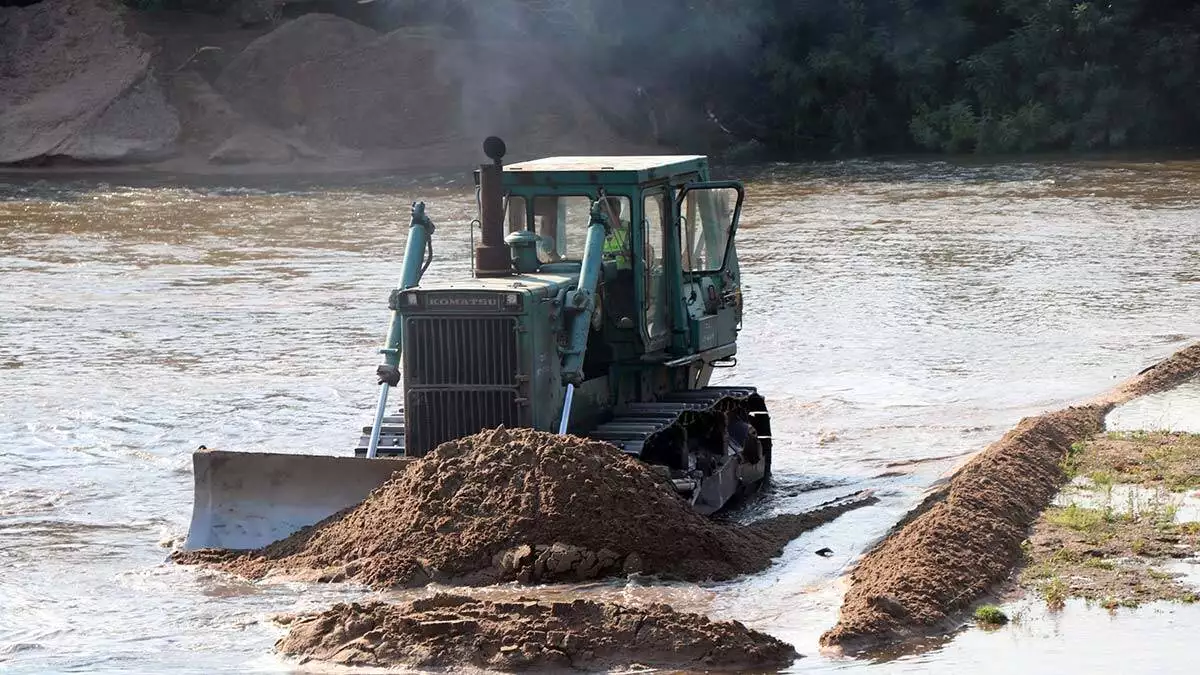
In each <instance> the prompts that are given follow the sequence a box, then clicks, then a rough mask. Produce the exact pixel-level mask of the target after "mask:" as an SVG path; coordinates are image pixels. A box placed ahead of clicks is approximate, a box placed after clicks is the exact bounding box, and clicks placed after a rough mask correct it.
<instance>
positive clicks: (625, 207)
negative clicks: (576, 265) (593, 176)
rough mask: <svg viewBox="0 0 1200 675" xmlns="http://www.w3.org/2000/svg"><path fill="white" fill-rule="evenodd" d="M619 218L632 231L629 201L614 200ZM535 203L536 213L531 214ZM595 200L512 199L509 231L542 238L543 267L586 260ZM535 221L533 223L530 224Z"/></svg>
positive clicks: (569, 197) (581, 197) (540, 255)
mask: <svg viewBox="0 0 1200 675" xmlns="http://www.w3.org/2000/svg"><path fill="white" fill-rule="evenodd" d="M614 201H615V202H616V204H617V205H618V208H617V214H616V216H617V218H618V219H619V220H620V221H621V223H622V225H623V227H624V228H625V230H626V231H628V228H629V199H628V198H626V197H617V198H615V199H614ZM530 202H532V205H533V213H532V214H529V213H528V212H527V204H529V203H530ZM591 209H592V198H591V197H589V196H588V195H564V196H552V197H551V196H541V197H534V198H533V199H532V200H526V199H525V198H523V197H516V196H514V197H511V198H510V199H509V204H508V227H509V231H510V232H512V231H516V230H518V229H529V231H531V232H533V233H534V234H536V235H538V238H539V241H538V247H537V250H538V260H540V261H541V262H543V263H553V262H563V261H575V262H578V261H580V260H583V248H584V245H585V243H586V241H587V228H588V224H589V223H590V222H591V218H592V214H591ZM530 217H532V223H530Z"/></svg>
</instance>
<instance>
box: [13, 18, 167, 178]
mask: <svg viewBox="0 0 1200 675" xmlns="http://www.w3.org/2000/svg"><path fill="white" fill-rule="evenodd" d="M149 66H150V55H149V54H148V53H147V52H146V51H145V50H143V49H142V48H141V47H139V46H138V45H136V44H134V43H133V42H131V41H130V39H129V38H128V37H127V36H126V34H125V24H124V19H123V17H122V13H121V10H120V9H119V8H118V6H117V4H116V3H115V2H111V1H106V0H56V1H55V2H40V3H37V4H34V5H30V6H28V7H14V8H0V163H13V162H24V161H30V160H35V159H39V158H54V157H67V158H72V159H76V160H84V161H113V160H131V159H132V160H136V159H148V158H152V157H158V156H161V155H163V154H165V153H167V152H169V151H170V150H171V149H172V148H173V146H174V143H175V141H176V138H177V136H178V135H179V131H180V126H179V119H178V116H177V114H176V112H175V110H174V109H173V108H172V107H171V106H170V105H168V103H167V101H166V97H165V96H164V95H163V92H162V89H161V87H160V86H159V83H158V81H157V80H156V78H155V75H154V73H153V72H152V71H151V69H150V67H149Z"/></svg>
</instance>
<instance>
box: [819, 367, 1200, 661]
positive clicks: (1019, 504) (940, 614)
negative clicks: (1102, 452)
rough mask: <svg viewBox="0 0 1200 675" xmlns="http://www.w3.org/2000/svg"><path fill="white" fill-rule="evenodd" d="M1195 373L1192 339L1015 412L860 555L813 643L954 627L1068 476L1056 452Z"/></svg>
mask: <svg viewBox="0 0 1200 675" xmlns="http://www.w3.org/2000/svg"><path fill="white" fill-rule="evenodd" d="M1197 373H1200V344H1193V345H1191V346H1189V347H1186V348H1184V349H1181V350H1179V351H1177V352H1176V353H1174V354H1172V355H1171V356H1170V357H1168V358H1167V359H1165V360H1163V361H1161V362H1159V363H1157V364H1155V365H1153V366H1151V367H1149V368H1146V369H1145V370H1143V371H1142V372H1141V373H1139V374H1138V375H1137V376H1135V377H1133V378H1131V379H1129V380H1127V381H1125V382H1124V383H1122V384H1120V385H1118V386H1117V387H1114V388H1113V389H1111V390H1110V391H1109V392H1106V393H1105V394H1102V395H1100V396H1098V397H1095V398H1094V399H1093V400H1091V401H1089V402H1087V403H1086V404H1085V405H1081V406H1072V407H1068V408H1066V409H1063V410H1059V411H1056V412H1052V413H1048V414H1045V415H1040V416H1035V417H1031V418H1026V419H1024V420H1022V421H1021V423H1020V424H1019V425H1017V427H1016V428H1015V429H1013V430H1012V431H1010V432H1009V433H1007V434H1005V436H1004V437H1003V438H1001V439H1000V440H999V441H997V442H996V443H994V444H992V445H990V446H988V448H986V449H985V450H984V451H983V452H981V453H980V454H979V455H977V456H975V457H973V458H972V459H971V460H970V461H968V462H967V463H966V464H964V465H963V466H962V467H961V468H960V469H958V470H957V471H955V472H954V473H953V474H952V475H951V476H949V478H948V479H947V480H945V481H944V482H943V484H942V485H941V486H940V487H938V488H937V489H935V490H934V491H933V492H932V493H931V494H929V495H928V496H927V498H926V499H925V500H924V501H923V502H922V503H921V505H920V506H918V507H917V508H916V509H914V510H913V511H912V512H910V513H909V514H907V515H906V516H905V517H904V518H902V519H901V521H900V523H899V524H898V525H897V526H896V527H895V528H893V529H892V531H891V532H890V533H889V534H888V536H887V537H885V538H884V539H883V540H882V541H881V542H880V543H879V544H878V545H877V546H875V547H874V548H872V549H871V550H869V551H868V552H867V553H866V554H865V555H864V556H863V557H862V559H861V560H860V561H859V562H858V563H857V564H856V566H855V569H854V571H853V572H852V573H851V574H850V576H849V579H848V589H847V592H846V595H845V598H844V600H843V602H842V608H841V612H840V614H839V617H838V622H837V624H835V625H834V626H833V627H832V628H831V629H829V630H828V631H826V632H825V633H824V634H823V635H822V636H821V640H820V642H821V645H822V647H823V648H825V649H828V650H830V651H832V652H834V653H848V654H860V653H869V652H871V651H876V650H879V649H883V648H892V647H894V646H895V645H896V644H898V643H904V642H909V641H913V640H915V639H919V638H923V637H927V636H930V635H936V634H944V633H948V632H951V631H953V630H955V629H957V627H958V626H959V625H961V623H962V616H963V614H964V612H965V611H966V610H968V609H969V608H971V607H972V605H973V604H974V603H976V602H977V601H978V600H979V599H980V598H982V597H984V596H985V595H986V594H988V593H989V592H994V591H995V590H996V589H997V587H998V586H999V585H1001V584H1002V583H1004V582H1005V581H1006V580H1007V579H1008V578H1009V577H1010V575H1011V574H1012V572H1013V570H1014V569H1015V568H1016V567H1017V566H1018V565H1019V564H1020V563H1021V561H1022V559H1023V553H1024V548H1023V546H1024V542H1025V540H1026V537H1027V535H1028V532H1029V528H1030V527H1031V526H1033V525H1034V523H1035V522H1036V521H1037V520H1038V518H1039V517H1040V515H1041V513H1042V512H1043V510H1044V509H1045V508H1046V507H1048V506H1049V505H1050V503H1051V500H1052V499H1053V498H1054V496H1055V495H1056V494H1058V492H1059V490H1060V488H1061V487H1062V486H1063V485H1064V484H1065V482H1066V481H1067V479H1068V478H1069V477H1070V476H1069V474H1068V471H1067V469H1066V468H1065V467H1066V465H1065V464H1064V462H1065V461H1066V460H1068V459H1069V458H1070V457H1071V454H1072V452H1073V450H1072V449H1073V448H1075V447H1077V444H1079V443H1081V442H1084V441H1087V440H1089V439H1091V438H1093V436H1094V435H1095V434H1096V433H1098V432H1100V431H1101V430H1103V428H1104V418H1105V415H1107V414H1108V413H1109V412H1110V411H1111V410H1112V409H1113V408H1114V407H1115V406H1117V405H1118V404H1121V403H1125V402H1128V401H1130V400H1133V399H1134V398H1137V397H1138V396H1144V395H1147V394H1152V393H1155V392H1161V391H1166V390H1168V389H1170V388H1172V387H1174V386H1176V385H1178V384H1179V383H1181V382H1183V381H1184V380H1186V379H1188V378H1190V377H1193V376H1194V375H1196V374H1197ZM1072 515H1074V514H1072ZM1054 517H1055V516H1054V514H1051V515H1050V518H1051V519H1053V518H1054Z"/></svg>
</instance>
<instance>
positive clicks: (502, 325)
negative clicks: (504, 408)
mask: <svg viewBox="0 0 1200 675" xmlns="http://www.w3.org/2000/svg"><path fill="white" fill-rule="evenodd" d="M519 367H520V362H519V360H518V355H517V333H516V319H513V318H510V317H480V318H458V317H449V318H444V317H411V318H409V319H408V321H407V323H406V326H405V331H404V379H405V381H406V382H407V383H408V384H409V385H410V386H414V387H427V386H439V385H470V384H474V385H484V386H503V387H512V386H515V385H516V376H517V372H518V370H519Z"/></svg>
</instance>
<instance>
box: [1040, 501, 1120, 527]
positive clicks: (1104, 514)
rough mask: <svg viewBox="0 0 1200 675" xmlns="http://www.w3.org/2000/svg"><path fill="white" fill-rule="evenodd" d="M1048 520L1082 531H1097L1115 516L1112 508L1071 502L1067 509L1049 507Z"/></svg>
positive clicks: (1046, 516)
mask: <svg viewBox="0 0 1200 675" xmlns="http://www.w3.org/2000/svg"><path fill="white" fill-rule="evenodd" d="M1044 517H1045V519H1046V522H1048V523H1050V524H1052V525H1059V526H1062V527H1068V528H1071V529H1072V530H1079V531H1081V532H1097V531H1099V530H1100V529H1101V528H1102V527H1104V525H1105V524H1106V523H1110V522H1112V521H1113V518H1114V517H1115V516H1114V515H1113V513H1112V511H1111V510H1108V509H1105V510H1101V509H1089V508H1084V507H1082V506H1079V505H1077V504H1071V505H1069V506H1067V508H1065V509H1060V508H1052V509H1047V510H1046V513H1045V516H1044Z"/></svg>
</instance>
